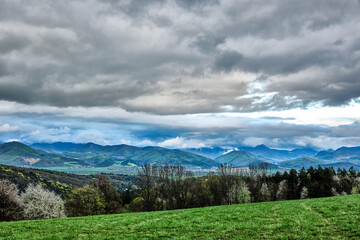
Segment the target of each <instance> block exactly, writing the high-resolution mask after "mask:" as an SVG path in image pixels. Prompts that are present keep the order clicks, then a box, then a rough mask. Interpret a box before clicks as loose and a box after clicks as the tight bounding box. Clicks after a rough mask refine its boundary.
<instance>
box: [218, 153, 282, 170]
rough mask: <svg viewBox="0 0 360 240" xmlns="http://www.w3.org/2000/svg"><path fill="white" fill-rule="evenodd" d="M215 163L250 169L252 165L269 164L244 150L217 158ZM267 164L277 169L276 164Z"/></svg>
mask: <svg viewBox="0 0 360 240" xmlns="http://www.w3.org/2000/svg"><path fill="white" fill-rule="evenodd" d="M215 161H217V162H219V163H222V164H224V163H226V164H231V165H232V166H233V167H249V165H250V164H253V165H256V166H259V165H260V164H264V163H267V162H266V160H264V159H263V158H260V157H258V156H255V155H254V154H252V153H249V152H246V151H243V150H239V151H232V152H229V153H226V154H224V155H221V156H220V157H217V158H216V159H215ZM267 164H269V165H271V166H272V167H276V166H275V165H274V164H271V163H267Z"/></svg>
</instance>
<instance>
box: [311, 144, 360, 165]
mask: <svg viewBox="0 0 360 240" xmlns="http://www.w3.org/2000/svg"><path fill="white" fill-rule="evenodd" d="M315 157H316V158H318V159H322V160H327V161H338V162H339V161H342V162H347V161H350V162H352V163H355V164H360V147H341V148H338V149H336V150H335V151H332V152H331V151H321V152H319V153H318V154H316V156H315Z"/></svg>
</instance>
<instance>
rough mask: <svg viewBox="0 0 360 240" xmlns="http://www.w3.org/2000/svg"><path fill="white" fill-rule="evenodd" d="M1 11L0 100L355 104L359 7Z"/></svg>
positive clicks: (162, 106)
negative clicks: (262, 98)
mask: <svg viewBox="0 0 360 240" xmlns="http://www.w3.org/2000/svg"><path fill="white" fill-rule="evenodd" d="M0 3H1V6H2V7H1V10H0V15H1V17H0V99H1V100H7V101H15V102H18V103H23V104H26V105H34V104H41V105H48V106H59V107H78V106H81V107H104V106H105V107H120V108H122V109H125V110H126V111H130V112H134V111H135V112H136V111H142V112H147V113H153V114H161V115H167V114H194V113H216V112H223V111H233V112H255V111H264V110H283V109H292V108H297V107H303V108H305V107H308V106H311V105H312V104H314V103H322V104H323V105H324V106H339V105H343V104H347V103H349V102H350V101H351V100H352V99H355V98H357V97H359V96H360V92H359V88H358V87H356V86H358V84H359V78H358V76H359V73H360V62H359V55H358V54H357V53H358V51H359V49H360V45H359V44H358V42H359V39H360V34H359V33H358V31H357V29H359V22H360V21H359V20H360V17H359V14H358V9H359V3H358V2H357V1H350V2H342V1H340V2H339V1H335V0H334V1H320V2H314V1H301V2H298V3H293V2H289V1H283V0H271V1H266V3H264V2H263V1H257V0H256V1H248V0H242V1H216V0H208V1H206V0H199V1H175V2H174V1H166V0H163V1H142V0H137V1H120V2H119V1H101V0H86V1H80V2H79V1H75V2H67V1H66V2H59V1H40V2H34V3H32V4H26V3H23V2H22V1H11V0H1V2H0ZM320 6H321V9H322V11H321V13H320V12H319V11H317V9H318V8H319V7H320ZM259 77H262V78H265V79H266V82H267V84H266V86H264V87H263V88H262V89H258V90H255V91H254V90H253V89H252V82H254V81H257V79H259ZM251 91H253V92H251ZM271 92H277V93H278V94H277V95H276V96H275V97H274V98H273V99H271V100H270V101H269V102H267V103H264V102H258V101H257V100H258V98H257V97H256V96H255V97H250V98H238V97H239V96H240V97H241V96H246V95H248V94H249V93H252V94H255V93H258V94H267V93H271ZM223 106H232V107H231V108H224V107H223Z"/></svg>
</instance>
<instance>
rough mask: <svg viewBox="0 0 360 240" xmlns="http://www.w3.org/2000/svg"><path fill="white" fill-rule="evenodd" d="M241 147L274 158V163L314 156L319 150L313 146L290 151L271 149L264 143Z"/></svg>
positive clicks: (270, 158)
mask: <svg viewBox="0 0 360 240" xmlns="http://www.w3.org/2000/svg"><path fill="white" fill-rule="evenodd" d="M239 149H242V150H244V151H247V152H250V153H252V154H255V155H257V156H259V157H263V158H265V159H268V160H272V161H273V162H274V163H276V162H280V161H286V160H291V159H294V158H300V157H305V156H308V157H312V156H314V155H315V154H316V153H317V151H316V150H314V149H312V148H302V149H293V150H290V151H289V150H279V149H271V148H268V147H267V146H265V145H264V144H262V145H258V146H256V147H240V148H239Z"/></svg>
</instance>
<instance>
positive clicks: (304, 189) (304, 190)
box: [300, 187, 309, 199]
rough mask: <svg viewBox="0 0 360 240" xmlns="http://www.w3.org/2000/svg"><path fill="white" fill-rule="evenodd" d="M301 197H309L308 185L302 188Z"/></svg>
mask: <svg viewBox="0 0 360 240" xmlns="http://www.w3.org/2000/svg"><path fill="white" fill-rule="evenodd" d="M300 198H301V199H306V198H309V191H308V189H307V187H303V188H302V189H301V193H300Z"/></svg>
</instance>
